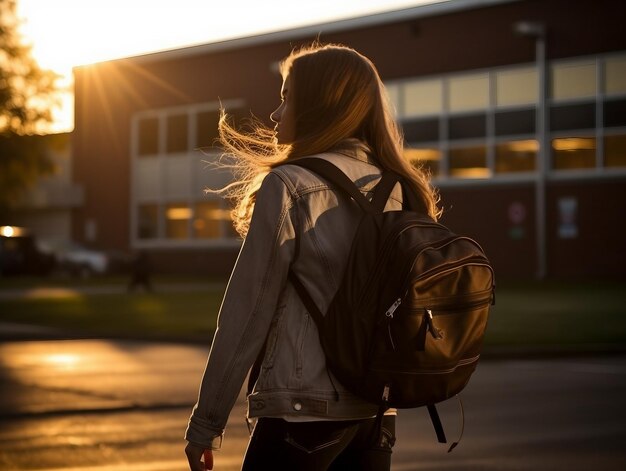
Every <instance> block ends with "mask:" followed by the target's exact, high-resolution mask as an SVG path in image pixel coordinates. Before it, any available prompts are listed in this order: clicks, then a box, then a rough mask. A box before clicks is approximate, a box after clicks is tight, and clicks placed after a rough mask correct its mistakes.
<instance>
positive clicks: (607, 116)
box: [604, 100, 626, 127]
mask: <svg viewBox="0 0 626 471" xmlns="http://www.w3.org/2000/svg"><path fill="white" fill-rule="evenodd" d="M604 126H605V127H615V126H619V127H621V126H626V100H607V101H605V102H604Z"/></svg>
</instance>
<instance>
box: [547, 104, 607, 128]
mask: <svg viewBox="0 0 626 471" xmlns="http://www.w3.org/2000/svg"><path fill="white" fill-rule="evenodd" d="M595 126H596V104H595V103H582V104H575V105H557V106H551V107H550V130H552V131H568V130H570V129H591V128H594V127H595Z"/></svg>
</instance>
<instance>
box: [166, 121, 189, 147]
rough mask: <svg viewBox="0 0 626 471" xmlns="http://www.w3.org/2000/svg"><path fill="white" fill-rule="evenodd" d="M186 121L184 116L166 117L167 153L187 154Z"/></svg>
mask: <svg viewBox="0 0 626 471" xmlns="http://www.w3.org/2000/svg"><path fill="white" fill-rule="evenodd" d="M187 123H188V119H187V115H186V114H179V115H173V116H168V117H167V153H168V154H172V153H176V152H187V148H188V146H187V135H188V130H187V128H188V124H187Z"/></svg>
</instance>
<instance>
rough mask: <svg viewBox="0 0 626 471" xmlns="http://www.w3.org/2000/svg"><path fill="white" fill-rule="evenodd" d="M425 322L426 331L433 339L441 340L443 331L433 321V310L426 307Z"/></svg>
mask: <svg viewBox="0 0 626 471" xmlns="http://www.w3.org/2000/svg"><path fill="white" fill-rule="evenodd" d="M426 323H427V324H428V331H429V332H430V335H432V336H433V338H434V339H435V340H441V339H442V338H443V332H441V330H439V329H438V328H437V327H435V324H434V322H433V312H432V311H431V310H430V309H426Z"/></svg>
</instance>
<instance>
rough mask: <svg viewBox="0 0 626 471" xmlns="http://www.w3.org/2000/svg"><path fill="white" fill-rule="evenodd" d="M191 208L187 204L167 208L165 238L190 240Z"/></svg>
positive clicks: (171, 205)
mask: <svg viewBox="0 0 626 471" xmlns="http://www.w3.org/2000/svg"><path fill="white" fill-rule="evenodd" d="M190 219H191V208H190V207H189V206H187V205H186V204H168V205H167V206H166V207H165V236H166V237H167V238H168V239H188V238H189V220H190Z"/></svg>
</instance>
